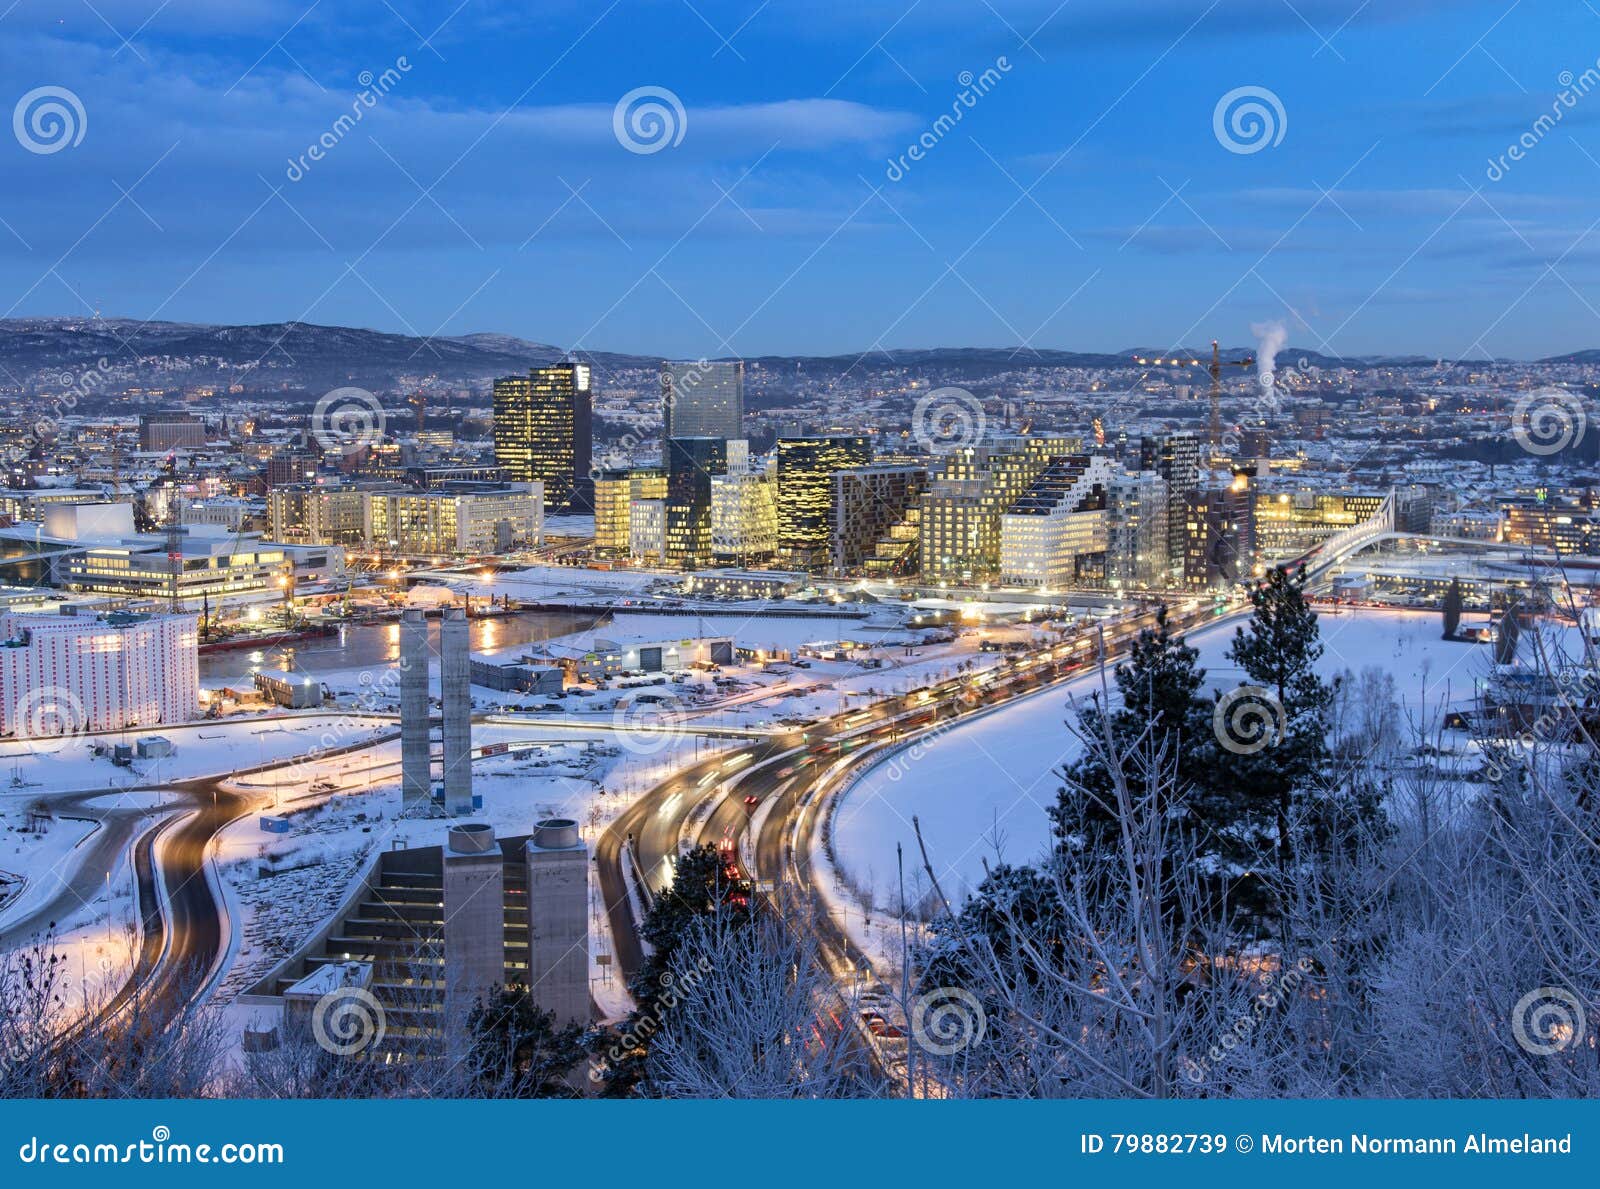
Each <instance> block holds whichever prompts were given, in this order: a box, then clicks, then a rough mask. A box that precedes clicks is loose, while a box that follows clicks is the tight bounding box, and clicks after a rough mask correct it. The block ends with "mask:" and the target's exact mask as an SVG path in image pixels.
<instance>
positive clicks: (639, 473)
mask: <svg viewBox="0 0 1600 1189" xmlns="http://www.w3.org/2000/svg"><path fill="white" fill-rule="evenodd" d="M666 498H667V472H666V471H665V470H663V469H662V468H660V467H636V468H634V469H633V470H631V471H605V472H603V473H601V474H599V475H597V476H595V481H594V549H595V553H596V554H598V555H599V556H601V557H627V556H628V555H629V553H630V552H631V551H632V544H631V542H632V535H631V533H632V528H631V526H632V523H633V505H634V504H635V503H637V502H638V501H639V500H665V499H666Z"/></svg>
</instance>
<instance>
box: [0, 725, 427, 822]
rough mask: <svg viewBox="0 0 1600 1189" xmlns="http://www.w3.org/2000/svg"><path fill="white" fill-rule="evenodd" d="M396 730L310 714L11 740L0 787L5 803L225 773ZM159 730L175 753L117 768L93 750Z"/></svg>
mask: <svg viewBox="0 0 1600 1189" xmlns="http://www.w3.org/2000/svg"><path fill="white" fill-rule="evenodd" d="M395 729H396V726H395V724H394V723H392V722H387V721H385V720H383V719H377V718H371V719H368V718H358V717H351V716H344V715H327V714H310V715H285V716H276V717H271V718H253V717H251V718H233V719H221V720H217V721H205V720H200V721H196V722H192V723H183V724H169V725H167V726H162V727H150V728H146V729H143V730H134V731H119V732H115V733H109V734H100V735H79V736H72V737H69V738H63V739H21V740H16V739H11V740H6V741H5V742H3V743H0V765H3V766H4V767H5V769H7V770H8V772H9V779H8V781H7V782H6V783H5V784H4V785H0V803H4V802H6V801H8V800H9V799H11V798H13V797H16V796H24V797H28V798H32V797H36V796H39V795H41V794H49V793H62V792H74V791H84V790H89V789H100V788H125V787H128V786H129V785H143V784H161V783H165V782H169V781H178V780H193V779H196V778H199V777H208V776H226V775H228V774H230V773H232V772H236V771H238V770H239V769H241V768H250V767H254V766H256V765H259V764H268V763H272V762H274V761H277V760H285V759H289V758H291V757H293V756H297V755H302V754H304V753H306V752H309V751H311V750H312V749H313V748H315V747H317V746H318V745H319V744H320V745H322V746H324V747H326V746H336V747H337V746H345V745H347V744H355V743H360V742H362V741H364V740H367V739H371V738H373V737H375V736H377V735H381V734H384V733H386V732H392V731H394V730H395ZM155 735H160V736H163V737H165V738H167V739H169V740H171V742H172V746H173V751H172V754H171V755H169V756H166V757H164V758H162V759H136V760H134V762H133V766H132V767H128V768H119V767H118V766H116V765H115V764H113V763H112V762H111V759H110V757H109V755H104V756H97V755H95V754H94V749H95V747H96V746H99V747H102V748H110V747H111V746H112V745H113V744H116V743H125V742H126V743H135V742H137V741H138V740H140V739H144V738H149V737H151V736H155Z"/></svg>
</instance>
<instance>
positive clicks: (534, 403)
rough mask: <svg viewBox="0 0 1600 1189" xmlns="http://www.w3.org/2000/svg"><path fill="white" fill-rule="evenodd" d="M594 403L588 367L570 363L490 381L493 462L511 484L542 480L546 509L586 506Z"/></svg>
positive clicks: (590, 494)
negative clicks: (492, 410)
mask: <svg viewBox="0 0 1600 1189" xmlns="http://www.w3.org/2000/svg"><path fill="white" fill-rule="evenodd" d="M593 400H594V398H593V394H592V392H591V390H590V379H589V366H588V364H584V363H577V362H574V361H568V362H566V363H558V364H555V365H553V366H551V367H535V368H530V369H528V374H527V375H526V376H506V377H504V378H502V379H499V380H496V381H495V382H494V457H495V462H497V463H498V464H499V465H500V466H502V467H505V468H506V470H507V471H508V472H509V473H510V476H511V478H512V479H513V480H515V481H518V482H523V483H528V482H531V481H533V480H535V479H537V480H539V481H541V482H542V483H543V484H544V494H545V506H546V507H547V508H550V509H556V510H561V509H572V508H588V507H589V506H590V503H591V500H592V498H593V481H592V479H591V477H590V474H589V468H590V462H591V454H592V448H593V439H594V403H593Z"/></svg>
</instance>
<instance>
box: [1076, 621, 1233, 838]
mask: <svg viewBox="0 0 1600 1189" xmlns="http://www.w3.org/2000/svg"><path fill="white" fill-rule="evenodd" d="M1199 655H1200V654H1199V651H1198V650H1196V649H1194V648H1191V647H1189V646H1188V645H1187V644H1184V643H1183V642H1182V641H1181V640H1179V639H1178V638H1177V637H1176V636H1174V635H1173V634H1172V631H1171V628H1170V627H1169V626H1168V622H1167V609H1166V607H1165V606H1163V607H1161V608H1159V609H1158V610H1157V611H1156V626H1155V627H1154V628H1146V629H1144V630H1143V631H1142V632H1140V633H1139V635H1138V638H1137V639H1135V640H1134V642H1133V645H1132V647H1131V648H1130V649H1129V651H1128V659H1127V660H1126V661H1124V662H1123V663H1122V664H1120V665H1118V666H1117V667H1116V669H1115V670H1114V671H1113V677H1114V679H1115V681H1116V685H1117V693H1118V695H1119V700H1120V705H1118V706H1117V707H1116V708H1115V709H1109V708H1107V707H1105V706H1102V705H1100V704H1099V703H1098V701H1096V702H1093V703H1091V704H1090V705H1088V706H1085V707H1083V708H1082V709H1080V710H1079V711H1078V723H1077V729H1078V731H1079V733H1080V734H1083V735H1086V736H1089V737H1093V738H1098V737H1099V736H1100V735H1101V733H1102V731H1106V730H1109V733H1110V735H1111V738H1112V742H1113V750H1114V752H1115V754H1116V755H1117V756H1120V757H1122V758H1123V761H1124V763H1123V767H1124V771H1125V774H1126V776H1127V778H1128V780H1129V781H1130V783H1132V784H1133V785H1134V787H1135V788H1136V789H1142V788H1143V785H1144V783H1145V774H1144V773H1143V772H1142V771H1141V770H1140V768H1139V765H1138V764H1137V763H1136V762H1135V761H1134V757H1133V754H1132V753H1133V752H1134V751H1135V749H1137V748H1138V747H1139V744H1140V741H1141V740H1146V741H1147V742H1153V743H1154V744H1155V745H1156V746H1157V747H1158V748H1165V749H1166V753H1167V755H1168V756H1169V757H1171V759H1172V761H1173V762H1175V763H1176V764H1177V765H1178V766H1179V767H1180V768H1181V769H1183V770H1185V773H1186V774H1188V773H1192V772H1194V771H1196V770H1198V768H1199V767H1200V765H1198V764H1195V763H1188V762H1185V758H1186V757H1189V756H1191V755H1192V753H1193V752H1194V750H1195V748H1196V746H1197V744H1199V743H1200V742H1201V741H1203V740H1204V739H1205V737H1206V736H1207V734H1208V733H1209V731H1210V725H1209V717H1210V708H1209V706H1208V705H1207V703H1206V701H1205V699H1204V698H1203V697H1202V696H1201V695H1200V690H1201V688H1202V687H1203V686H1204V684H1205V679H1206V675H1205V670H1204V669H1201V668H1199V667H1198V666H1197V664H1196V660H1197V658H1198V657H1199ZM1108 720H1109V721H1108ZM1062 775H1063V777H1064V778H1065V780H1066V784H1065V786H1064V787H1063V788H1062V789H1061V790H1060V791H1059V792H1058V794H1057V797H1056V804H1055V805H1054V806H1053V807H1051V809H1050V818H1051V821H1052V823H1053V825H1054V831H1055V835H1056V840H1057V843H1058V845H1061V846H1066V847H1069V848H1086V849H1095V850H1097V849H1101V848H1103V847H1105V846H1109V845H1112V844H1113V843H1114V840H1115V837H1116V829H1115V826H1116V821H1115V817H1114V814H1113V810H1112V808H1111V805H1112V799H1111V796H1110V793H1111V787H1112V780H1111V772H1110V771H1109V770H1108V769H1107V767H1106V758H1105V757H1104V756H1103V755H1100V754H1096V753H1095V752H1094V751H1090V752H1089V753H1088V754H1086V755H1084V756H1083V757H1082V758H1080V759H1078V760H1076V761H1074V762H1072V763H1070V764H1068V765H1067V766H1066V768H1065V769H1064V770H1063V772H1062Z"/></svg>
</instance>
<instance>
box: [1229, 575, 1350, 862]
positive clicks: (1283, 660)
mask: <svg viewBox="0 0 1600 1189" xmlns="http://www.w3.org/2000/svg"><path fill="white" fill-rule="evenodd" d="M1250 603H1251V606H1252V608H1253V613H1252V615H1251V617H1250V624H1249V627H1248V628H1240V629H1239V630H1238V631H1237V632H1236V633H1235V635H1234V639H1233V645H1232V646H1231V647H1230V648H1229V650H1228V659H1229V660H1231V661H1233V662H1234V664H1236V665H1238V666H1239V668H1241V669H1242V670H1244V673H1245V676H1246V678H1248V680H1247V682H1246V683H1245V686H1246V687H1255V688H1254V690H1253V691H1252V693H1251V694H1250V695H1249V696H1250V697H1252V698H1255V699H1258V700H1259V701H1260V702H1262V703H1263V704H1264V714H1265V715H1266V716H1268V717H1270V718H1271V719H1272V720H1273V721H1271V722H1270V723H1268V724H1267V725H1266V727H1265V729H1266V730H1268V731H1269V732H1270V742H1269V743H1268V746H1266V747H1263V748H1259V749H1254V750H1251V749H1247V748H1244V749H1242V748H1240V747H1238V746H1237V743H1238V740H1232V742H1233V743H1234V744H1235V746H1230V739H1229V738H1228V737H1227V736H1228V731H1227V724H1226V722H1224V721H1220V716H1221V712H1220V711H1219V721H1218V722H1217V724H1216V725H1217V734H1218V736H1219V742H1220V743H1221V751H1220V752H1219V754H1218V758H1219V760H1220V761H1221V768H1222V770H1223V772H1224V774H1225V778H1226V779H1230V780H1232V781H1233V782H1235V783H1236V784H1237V785H1238V786H1239V787H1241V788H1242V789H1243V790H1245V792H1246V795H1247V796H1248V797H1249V798H1250V799H1251V800H1252V801H1253V802H1254V804H1255V806H1256V809H1257V812H1258V814H1259V815H1261V816H1262V817H1265V818H1269V819H1270V821H1271V823H1272V829H1273V833H1274V836H1275V839H1276V844H1275V847H1274V849H1275V852H1276V858H1277V866H1278V873H1279V876H1280V878H1281V877H1284V876H1285V875H1287V873H1288V872H1289V870H1290V869H1291V868H1292V867H1293V865H1294V862H1295V855H1294V824H1295V823H1294V809H1295V798H1296V796H1297V795H1299V794H1303V793H1306V792H1308V791H1309V790H1310V789H1311V787H1312V786H1313V785H1314V783H1315V782H1316V780H1317V778H1318V776H1319V775H1320V774H1321V773H1322V772H1323V770H1324V768H1325V766H1326V764H1327V761H1328V745H1327V732H1328V709H1329V707H1330V706H1331V705H1332V702H1333V690H1332V689H1331V688H1329V686H1328V684H1327V683H1326V682H1325V681H1323V680H1322V678H1321V677H1320V676H1319V675H1318V673H1317V669H1316V665H1317V661H1318V660H1319V659H1320V658H1321V656H1322V641H1321V638H1320V636H1321V633H1320V631H1319V629H1318V627H1317V613H1316V612H1315V611H1313V610H1312V609H1311V606H1310V604H1308V603H1307V602H1306V601H1305V594H1304V578H1303V577H1301V578H1291V577H1290V576H1289V575H1288V574H1287V573H1285V572H1284V571H1283V570H1282V569H1274V570H1273V571H1272V572H1271V573H1270V574H1268V576H1267V578H1266V580H1265V581H1264V582H1262V583H1260V584H1258V585H1257V586H1256V587H1255V588H1254V589H1253V590H1252V591H1251V592H1250ZM1230 696H1237V695H1228V694H1225V695H1223V698H1227V697H1230ZM1220 700H1221V699H1219V701H1220ZM1250 742H1251V744H1252V746H1253V742H1254V741H1253V740H1251V741H1250Z"/></svg>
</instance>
